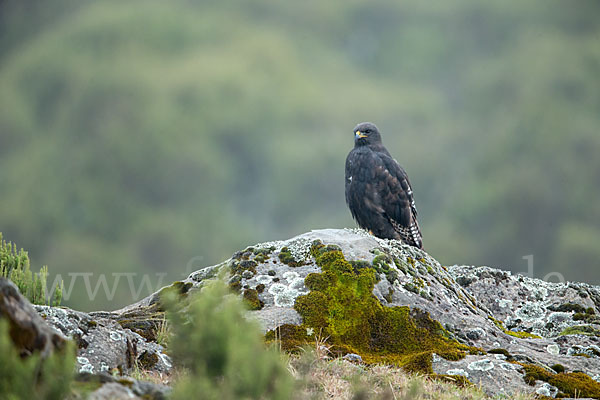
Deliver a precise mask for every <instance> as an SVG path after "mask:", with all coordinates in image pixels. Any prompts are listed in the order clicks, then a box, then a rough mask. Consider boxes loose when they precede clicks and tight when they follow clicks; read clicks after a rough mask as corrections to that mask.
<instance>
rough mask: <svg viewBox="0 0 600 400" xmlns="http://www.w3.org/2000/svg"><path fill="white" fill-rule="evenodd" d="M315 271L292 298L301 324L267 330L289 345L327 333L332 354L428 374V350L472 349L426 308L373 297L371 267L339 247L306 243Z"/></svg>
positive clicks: (458, 353)
mask: <svg viewBox="0 0 600 400" xmlns="http://www.w3.org/2000/svg"><path fill="white" fill-rule="evenodd" d="M311 254H312V255H313V256H314V257H315V260H316V263H317V265H318V266H319V267H320V268H321V270H322V273H320V274H314V273H313V274H309V275H308V276H307V278H306V280H305V284H306V286H307V287H308V288H310V289H311V292H310V293H308V294H307V295H304V296H299V297H298V298H297V299H296V303H295V305H294V308H295V309H296V311H298V313H299V314H300V315H301V316H302V318H303V321H304V323H303V325H301V326H299V327H293V325H292V326H287V325H284V326H282V327H280V328H279V329H278V330H276V331H271V332H269V333H268V334H267V339H268V340H269V339H271V340H273V339H275V338H277V339H279V340H281V343H282V348H284V349H290V348H294V347H297V346H300V345H302V344H303V343H306V342H308V341H312V340H314V339H312V338H311V337H310V336H308V335H307V332H315V333H319V334H320V336H321V337H327V338H328V339H327V343H328V345H330V346H331V349H330V350H331V351H332V352H333V353H334V354H336V355H343V354H345V353H356V354H359V355H360V356H361V357H362V359H363V360H364V361H365V362H366V363H368V364H373V363H385V364H393V365H398V366H402V367H404V369H406V370H408V371H415V372H416V371H418V372H423V373H428V374H432V373H433V371H432V366H431V362H432V361H431V360H432V353H436V354H438V355H439V356H441V357H444V358H446V359H448V360H459V359H462V358H463V357H464V356H465V354H466V352H467V351H470V350H473V349H472V348H470V347H468V346H466V345H463V344H460V343H458V342H457V341H455V340H453V339H451V338H450V335H449V333H448V332H447V331H446V330H445V329H444V328H443V327H442V326H441V325H440V324H439V322H437V321H435V320H433V319H431V317H430V316H429V314H428V313H426V312H424V311H421V310H418V309H410V308H409V307H386V306H383V305H382V304H381V303H380V302H379V300H378V299H377V298H376V297H375V296H373V294H372V291H373V287H374V284H375V282H376V278H375V270H374V268H371V267H369V268H365V267H358V268H357V266H354V265H352V264H351V263H350V262H348V261H346V259H345V258H344V256H343V254H342V252H341V251H340V250H339V249H331V248H328V247H326V246H324V245H323V244H322V243H320V242H318V241H317V242H315V243H314V244H313V246H312V248H311Z"/></svg>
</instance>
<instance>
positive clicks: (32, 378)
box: [0, 319, 75, 400]
mask: <svg viewBox="0 0 600 400" xmlns="http://www.w3.org/2000/svg"><path fill="white" fill-rule="evenodd" d="M8 331H9V324H8V322H7V321H6V320H2V319H0V360H1V361H0V393H1V394H0V397H1V398H2V399H6V400H21V399H45V400H54V399H57V400H59V399H60V400H62V399H64V398H65V397H66V395H67V394H68V393H69V392H70V385H71V381H72V379H73V371H74V367H75V347H74V345H73V343H72V342H68V343H67V346H66V347H65V348H64V349H62V350H61V351H57V352H55V353H53V354H52V355H50V356H49V357H47V358H46V359H42V358H41V356H40V354H39V353H34V354H33V355H31V356H29V357H27V358H23V359H21V357H20V356H19V352H18V351H17V349H16V348H15V347H14V345H13V343H12V341H11V339H10V335H9V333H8Z"/></svg>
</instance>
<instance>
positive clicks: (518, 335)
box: [488, 316, 542, 339]
mask: <svg viewBox="0 0 600 400" xmlns="http://www.w3.org/2000/svg"><path fill="white" fill-rule="evenodd" d="M488 318H489V319H490V320H491V321H492V322H493V323H494V324H495V325H496V326H497V327H498V329H500V330H502V332H504V333H506V334H507V335H510V336H513V337H516V338H519V339H541V338H542V337H541V336H538V335H535V334H533V333H530V332H523V331H511V330H509V329H506V328H505V327H504V324H503V323H502V321H499V320H497V319H496V318H494V317H492V316H489V317H488Z"/></svg>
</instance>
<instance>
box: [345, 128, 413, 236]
mask: <svg viewBox="0 0 600 400" xmlns="http://www.w3.org/2000/svg"><path fill="white" fill-rule="evenodd" d="M346 203H347V204H348V207H349V208H350V212H351V213H352V217H354V219H355V220H356V222H357V223H358V225H359V226H360V227H361V228H363V229H367V230H369V231H371V233H373V234H374V235H375V236H377V237H380V238H383V239H398V240H402V241H403V242H404V243H407V244H409V245H411V246H415V247H418V248H422V247H423V239H422V237H421V231H420V229H419V224H418V223H417V208H416V207H415V201H414V199H413V191H412V188H411V186H410V182H409V181H408V175H406V171H404V169H403V168H402V167H401V166H400V164H398V162H397V161H396V160H394V159H393V158H392V156H391V155H390V153H389V152H388V151H387V149H386V148H385V147H383V144H382V143H381V135H380V134H379V130H378V129H377V127H376V126H375V125H374V124H372V123H370V122H363V123H362V124H358V125H356V127H355V128H354V148H353V149H352V151H351V152H350V154H348V157H347V158H346Z"/></svg>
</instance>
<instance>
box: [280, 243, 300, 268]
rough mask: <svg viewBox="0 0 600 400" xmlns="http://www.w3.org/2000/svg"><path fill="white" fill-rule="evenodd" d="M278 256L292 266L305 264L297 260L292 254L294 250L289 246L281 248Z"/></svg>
mask: <svg viewBox="0 0 600 400" xmlns="http://www.w3.org/2000/svg"><path fill="white" fill-rule="evenodd" d="M278 258H279V260H280V261H281V262H282V263H284V264H286V265H288V266H290V267H292V268H295V267H300V266H301V265H303V264H304V263H302V262H300V261H298V260H296V259H295V258H294V256H293V255H292V252H291V251H290V249H289V248H287V247H282V248H281V250H280V251H279V255H278Z"/></svg>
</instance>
